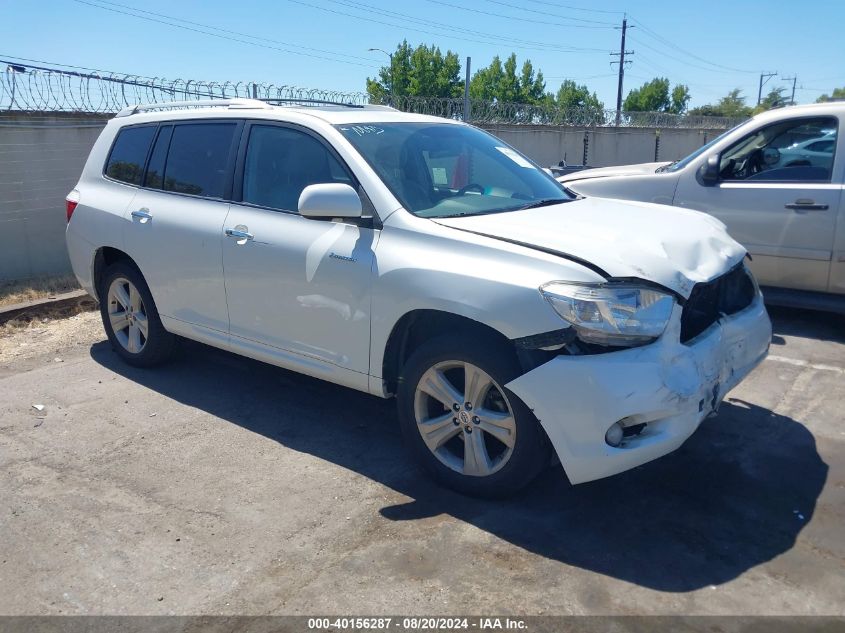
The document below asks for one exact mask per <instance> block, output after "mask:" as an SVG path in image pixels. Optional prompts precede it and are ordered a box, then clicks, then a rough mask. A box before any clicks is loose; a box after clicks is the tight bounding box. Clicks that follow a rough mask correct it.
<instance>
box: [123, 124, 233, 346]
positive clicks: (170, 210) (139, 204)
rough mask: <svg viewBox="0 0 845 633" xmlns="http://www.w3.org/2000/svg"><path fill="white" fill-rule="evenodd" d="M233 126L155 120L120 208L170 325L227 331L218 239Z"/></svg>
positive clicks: (135, 254)
mask: <svg viewBox="0 0 845 633" xmlns="http://www.w3.org/2000/svg"><path fill="white" fill-rule="evenodd" d="M241 127H242V123H241V122H239V121H232V120H231V119H227V120H202V121H187V122H175V123H167V124H162V125H160V126H159V129H158V134H157V137H156V141H155V144H154V146H153V149H152V151H151V153H150V157H149V160H148V166H147V170H146V174H145V176H144V182H143V186H142V188H141V189H139V190H138V193H137V194H136V195H135V198H134V200H133V201H132V203H131V204H130V206H129V209H128V210H127V211H126V214H125V226H126V230H125V232H124V240H125V244H126V249H127V251H128V253H129V255H130V256H131V257H132V258H133V259H134V260H135V262H136V263H137V264H138V266H139V267H140V269H141V272H142V273H143V275H144V278H145V279H146V280H147V283H148V285H149V286H150V291H151V292H152V295H153V298H154V299H155V302H156V306H157V308H158V311H159V313H160V314H161V315H162V317H163V318H164V319H165V323H166V325H167V326H168V329H170V330H172V331H175V332H177V333H178V332H182V331H183V330H184V331H185V333H191V334H192V335H194V336H197V337H199V338H206V337H207V336H209V335H210V336H212V337H213V338H219V339H220V340H221V341H223V340H225V339H226V337H227V334H226V333H227V331H228V327H229V315H228V310H227V308H226V291H225V287H224V282H223V264H222V250H221V241H222V232H223V221H224V220H225V218H226V214H227V212H228V210H229V202H228V198H229V197H230V194H231V188H232V169H233V165H234V157H235V153H236V151H235V148H236V143H237V140H238V138H239V131H240V129H241ZM197 327H199V328H201V330H207V332H205V333H202V332H201V331H197Z"/></svg>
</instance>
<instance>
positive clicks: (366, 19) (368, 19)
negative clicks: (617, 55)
mask: <svg viewBox="0 0 845 633" xmlns="http://www.w3.org/2000/svg"><path fill="white" fill-rule="evenodd" d="M287 2H291V3H293V4H299V5H301V6H304V7H309V8H311V9H317V10H318V11H325V12H326V13H333V14H335V15H342V16H345V17H348V18H354V19H356V20H362V21H364V22H367V23H369V24H382V25H384V26H389V27H391V28H395V29H405V30H409V31H416V32H418V33H426V34H428V35H434V36H435V37H451V38H455V39H458V38H460V40H461V42H474V43H476V44H484V45H485V46H496V45H498V44H501V43H502V39H503V38H499V37H498V36H496V37H495V38H492V36H491V39H493V41H483V40H479V39H473V38H469V37H466V36H464V35H453V34H450V33H447V34H444V33H435V32H433V31H428V30H426V29H422V28H419V27H413V26H408V25H407V24H395V23H393V22H385V21H384V20H377V19H375V18H371V17H367V16H361V15H355V14H354V13H347V12H345V11H338V10H336V9H330V8H328V7H321V6H318V5H315V4H311V3H309V2H303V0H287ZM359 10H360V11H363V10H364V9H359ZM402 19H406V18H402ZM435 28H443V27H440V26H438V27H435ZM482 37H485V36H482ZM509 45H510V46H513V47H514V48H520V49H525V50H536V51H545V52H549V51H551V52H559V53H580V52H597V51H598V50H601V49H587V48H584V49H581V48H577V47H570V48H568V49H549V48H537V47H532V46H524V45H518V44H509ZM542 46H551V45H546V44H542Z"/></svg>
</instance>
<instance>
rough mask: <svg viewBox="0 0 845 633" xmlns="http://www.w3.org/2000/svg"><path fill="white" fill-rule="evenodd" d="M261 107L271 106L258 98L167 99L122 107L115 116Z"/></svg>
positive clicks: (267, 107)
mask: <svg viewBox="0 0 845 633" xmlns="http://www.w3.org/2000/svg"><path fill="white" fill-rule="evenodd" d="M222 107H228V108H233V109H236V108H244V109H248V108H261V109H270V108H272V107H273V106H272V105H270V104H269V103H265V102H264V101H259V100H258V99H197V100H195V101H168V102H165V103H143V104H138V105H134V106H129V107H128V108H123V110H121V111H120V112H118V113H117V114H116V115H115V117H123V116H131V115H133V114H138V113H139V112H147V111H150V110H164V109H168V108H222Z"/></svg>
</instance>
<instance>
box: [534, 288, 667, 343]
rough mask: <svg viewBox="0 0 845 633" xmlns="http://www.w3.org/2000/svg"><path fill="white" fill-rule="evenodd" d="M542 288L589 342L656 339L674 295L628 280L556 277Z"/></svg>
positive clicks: (664, 325)
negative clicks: (573, 280) (596, 281)
mask: <svg viewBox="0 0 845 633" xmlns="http://www.w3.org/2000/svg"><path fill="white" fill-rule="evenodd" d="M540 292H541V293H542V295H543V296H544V297H545V299H546V301H548V302H549V303H550V304H551V306H552V307H553V308H554V310H555V312H557V313H558V314H559V315H560V316H561V317H563V318H564V319H565V320H566V321H568V322H569V323H571V324H572V327H574V328H575V331H576V332H577V334H578V338H580V339H581V340H582V341H584V342H585V343H597V344H599V345H614V346H623V347H631V346H634V345H642V344H643V343H648V342H649V341H653V340H654V339H656V338H657V337H659V336H660V335H661V334H663V331H664V330H665V329H666V325H667V324H668V323H669V318H670V317H671V316H672V308H673V307H674V305H675V299H674V297H673V296H672V295H671V294H669V293H667V292H661V291H660V290H655V289H653V288H648V287H644V286H638V285H636V284H627V283H618V284H616V283H611V284H581V283H570V282H563V281H555V282H552V283H548V284H545V285H544V286H542V287H541V288H540Z"/></svg>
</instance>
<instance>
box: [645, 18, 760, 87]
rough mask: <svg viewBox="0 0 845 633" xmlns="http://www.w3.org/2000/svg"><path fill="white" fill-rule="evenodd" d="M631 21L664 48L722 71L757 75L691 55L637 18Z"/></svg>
mask: <svg viewBox="0 0 845 633" xmlns="http://www.w3.org/2000/svg"><path fill="white" fill-rule="evenodd" d="M631 20H632V21H633V22H636V23H637V25H638V26H639V27H640V28H641V29H642V30H643V32H644V33H646V34H647V35H649V36H650V37H652V38H654V39H655V40H657V41H659V42H661V43H662V44H663V45H664V46H668V47H669V48H672V49H674V50H676V51H678V52H681V53H683V54H684V55H687V56H689V57H692V58H693V59H697V60H698V61H700V62H704V63H705V64H709V65H710V66H715V67H716V68H720V69H722V70H730V71H732V72H737V73H750V74H757V71H756V70H747V69H743V68H732V67H730V66H725V65H723V64H717V63H716V62H712V61H710V60H709V59H705V58H704V57H699V56H698V55H696V54H695V53H690V52H689V51H688V50H686V49H684V48H681V47H680V46H678V45H677V44H674V43H673V42H670V41H669V40H667V39H666V38H665V37H663V36H662V35H660V34H659V33H656V32H655V31H653V30H652V29H650V28H648V27H647V26H646V25H645V24H643V23H642V22H640V21H639V20H637V19H636V18H631Z"/></svg>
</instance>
